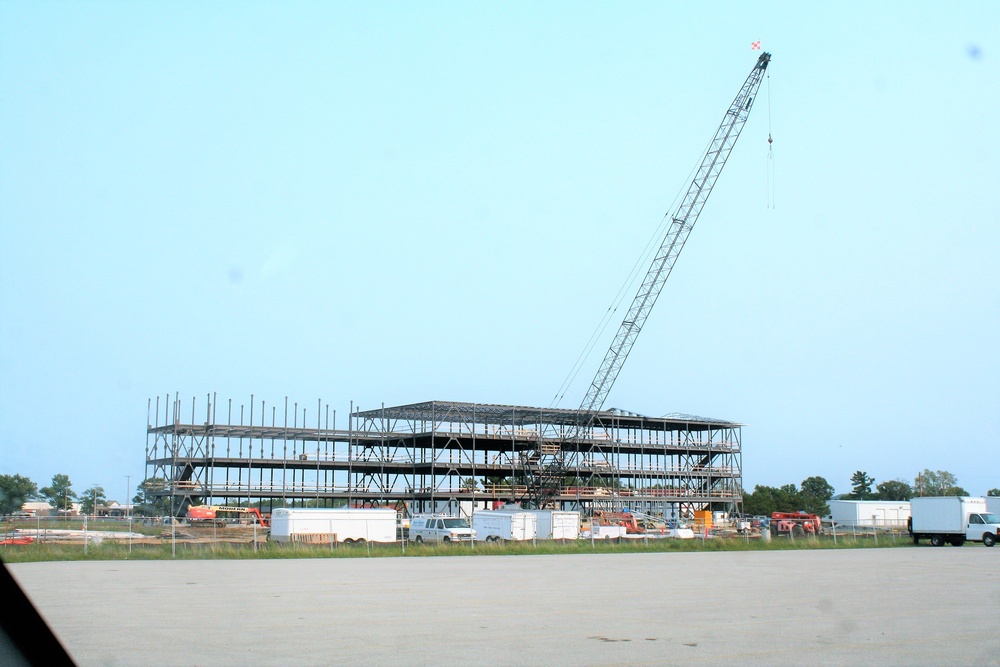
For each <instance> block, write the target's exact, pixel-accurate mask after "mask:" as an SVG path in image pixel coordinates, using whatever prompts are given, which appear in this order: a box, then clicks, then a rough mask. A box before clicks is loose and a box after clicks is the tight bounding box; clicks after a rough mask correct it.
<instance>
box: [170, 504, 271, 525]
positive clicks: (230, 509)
mask: <svg viewBox="0 0 1000 667" xmlns="http://www.w3.org/2000/svg"><path fill="white" fill-rule="evenodd" d="M187 518H188V521H215V522H223V523H224V522H225V521H226V519H233V518H235V519H251V518H253V519H256V520H257V523H259V524H260V525H261V526H264V527H265V528H267V526H268V521H267V519H265V518H264V515H262V514H261V513H260V510H259V509H257V508H256V507H235V506H228V505H192V506H191V507H189V508H188V511H187Z"/></svg>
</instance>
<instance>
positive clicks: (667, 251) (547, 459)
mask: <svg viewBox="0 0 1000 667" xmlns="http://www.w3.org/2000/svg"><path fill="white" fill-rule="evenodd" d="M770 62H771V54H769V53H763V54H761V56H760V57H759V58H758V59H757V63H756V64H755V65H754V68H753V70H752V71H751V72H750V75H749V76H748V77H747V79H746V81H744V82H743V86H742V87H741V88H740V91H739V93H738V94H737V95H736V98H735V99H734V100H733V103H732V104H731V105H730V106H729V109H728V110H727V111H726V115H725V116H724V117H723V119H722V122H721V123H720V124H719V128H718V129H717V130H716V132H715V136H714V137H713V138H712V142H711V143H710V144H709V146H708V149H707V150H706V151H705V155H704V156H703V157H702V160H701V164H700V166H699V167H698V169H697V171H696V172H695V175H694V178H693V180H692V181H691V184H690V185H689V186H688V189H687V193H686V194H685V196H684V198H683V199H682V200H681V203H680V205H679V206H678V207H677V210H676V211H674V213H673V215H672V216H671V218H670V224H669V225H668V227H667V232H666V234H665V236H664V237H663V241H662V242H661V243H660V246H659V249H658V250H657V252H656V255H655V257H654V258H653V262H652V265H651V266H650V267H649V270H648V271H647V272H646V276H645V278H644V279H643V281H642V284H641V285H640V286H639V290H638V292H637V293H636V295H635V298H634V299H633V301H632V305H631V307H629V310H628V313H627V314H626V315H625V319H624V320H622V323H621V326H619V328H618V332H617V333H616V335H615V338H614V341H612V343H611V347H610V348H609V349H608V352H607V354H606V355H605V357H604V361H603V362H602V363H601V366H600V368H599V369H598V371H597V374H596V375H595V376H594V379H593V381H592V382H591V383H590V388H589V389H588V390H587V394H586V396H585V397H584V399H583V402H582V403H581V404H580V409H579V411H578V415H579V417H578V420H577V421H576V423H575V424H574V425H572V426H570V427H568V428H567V429H566V431H564V432H563V434H562V436H561V437H560V444H558V445H556V444H552V443H548V444H546V443H543V442H542V438H541V436H540V437H539V443H538V446H537V448H536V449H535V450H534V451H531V452H526V453H525V454H524V455H522V462H523V472H524V476H525V479H526V481H527V482H528V491H527V496H529V497H530V498H529V502H531V503H533V504H534V506H536V507H543V506H545V505H546V504H547V503H548V502H549V501H550V500H551V499H552V497H553V496H555V495H556V494H557V493H558V491H559V488H560V486H561V483H562V479H563V476H564V475H565V474H566V473H567V466H566V450H565V444H566V443H569V442H572V441H574V440H579V439H580V438H581V437H583V436H584V435H585V433H586V432H587V431H588V430H589V429H590V427H591V425H592V423H593V420H594V418H595V417H596V415H597V413H598V412H600V410H601V408H602V407H603V406H604V401H605V399H607V397H608V393H609V392H610V391H611V387H612V386H613V385H614V383H615V380H616V379H617V378H618V373H619V372H620V371H621V369H622V366H623V365H624V364H625V360H626V359H627V358H628V355H629V352H631V350H632V345H633V344H634V343H635V340H636V338H637V337H638V335H639V332H640V331H641V330H642V326H643V324H645V322H646V318H647V317H649V313H650V311H651V310H652V308H653V305H654V304H655V303H656V299H657V297H658V296H659V295H660V292H661V291H662V289H663V285H664V283H665V282H666V280H667V278H668V277H669V276H670V272H671V271H672V270H673V268H674V263H675V262H676V261H677V257H678V256H679V255H680V253H681V250H682V249H683V248H684V243H685V242H686V241H687V238H688V235H690V233H691V229H692V228H693V227H694V224H695V222H696V221H697V220H698V215H699V214H700V213H701V210H702V208H704V206H705V202H706V201H708V196H709V195H710V194H711V193H712V188H714V187H715V182H716V181H717V180H718V178H719V174H720V173H721V172H722V168H723V167H724V166H725V164H726V160H727V159H728V158H729V154H730V152H732V150H733V146H734V145H735V144H736V140H737V139H738V138H739V136H740V132H741V131H742V130H743V126H744V124H746V121H747V118H748V117H749V115H750V108H751V107H752V106H753V101H754V97H755V96H756V94H757V90H758V89H759V88H760V84H761V81H762V80H763V78H764V72H765V70H766V69H767V65H768V63H770Z"/></svg>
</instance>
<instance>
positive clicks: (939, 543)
mask: <svg viewBox="0 0 1000 667" xmlns="http://www.w3.org/2000/svg"><path fill="white" fill-rule="evenodd" d="M931 546H932V547H943V546H944V538H943V537H941V536H940V535H931Z"/></svg>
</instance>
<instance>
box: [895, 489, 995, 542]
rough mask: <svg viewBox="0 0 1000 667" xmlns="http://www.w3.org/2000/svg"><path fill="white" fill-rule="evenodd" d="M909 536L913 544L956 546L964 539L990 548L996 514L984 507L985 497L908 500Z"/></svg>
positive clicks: (937, 497)
mask: <svg viewBox="0 0 1000 667" xmlns="http://www.w3.org/2000/svg"><path fill="white" fill-rule="evenodd" d="M909 529H910V536H911V537H912V538H913V543H914V544H919V542H920V540H930V541H931V544H932V545H934V546H936V547H940V546H942V545H943V544H944V543H945V542H948V543H950V544H953V545H955V546H956V547H960V546H962V545H963V544H965V542H966V540H968V541H970V542H982V543H983V544H985V545H986V546H988V547H992V546H993V545H994V544H996V542H997V540H998V539H1000V517H997V515H996V514H993V513H991V512H989V511H987V509H986V499H985V498H969V497H966V496H933V497H932V496H928V497H918V498H913V499H912V500H911V501H910V525H909Z"/></svg>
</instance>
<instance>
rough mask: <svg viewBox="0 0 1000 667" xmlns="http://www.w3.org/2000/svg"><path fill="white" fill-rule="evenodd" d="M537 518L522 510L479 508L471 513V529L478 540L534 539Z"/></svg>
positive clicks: (515, 540)
mask: <svg viewBox="0 0 1000 667" xmlns="http://www.w3.org/2000/svg"><path fill="white" fill-rule="evenodd" d="M536 525H537V520H536V519H535V515H534V514H532V513H531V512H525V511H524V510H502V509H500V510H479V511H477V512H476V513H475V514H473V515H472V529H473V530H474V531H475V533H476V540H478V541H480V542H499V541H500V540H503V541H505V542H507V541H513V542H517V541H524V540H533V539H535V529H536Z"/></svg>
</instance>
